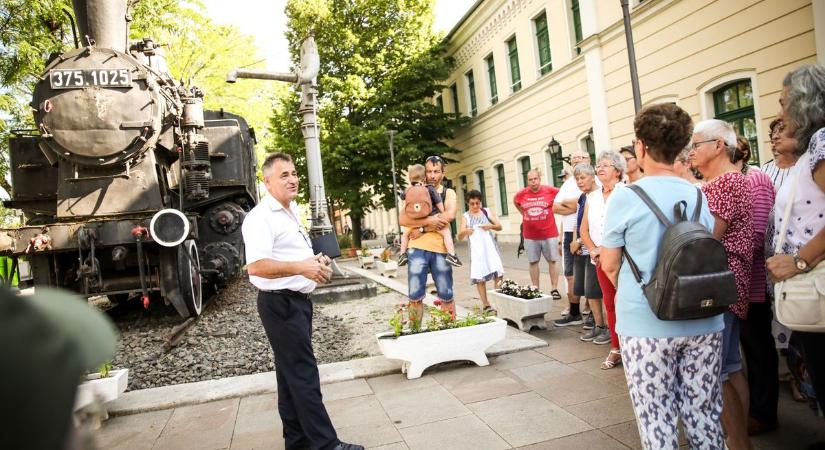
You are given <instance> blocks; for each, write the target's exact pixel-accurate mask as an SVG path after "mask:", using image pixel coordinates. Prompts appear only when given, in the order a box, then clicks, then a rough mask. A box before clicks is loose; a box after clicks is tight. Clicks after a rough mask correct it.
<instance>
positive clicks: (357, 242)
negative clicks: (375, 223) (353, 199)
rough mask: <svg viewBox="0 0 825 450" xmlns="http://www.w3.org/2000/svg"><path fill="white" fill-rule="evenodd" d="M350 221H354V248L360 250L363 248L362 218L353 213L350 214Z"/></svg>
mask: <svg viewBox="0 0 825 450" xmlns="http://www.w3.org/2000/svg"><path fill="white" fill-rule="evenodd" d="M349 218H350V220H352V246H353V247H355V248H357V249H360V248H361V230H362V228H361V218H360V217H356V216H354V215H352V211H350V214H349Z"/></svg>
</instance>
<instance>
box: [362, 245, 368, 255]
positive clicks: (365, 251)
mask: <svg viewBox="0 0 825 450" xmlns="http://www.w3.org/2000/svg"><path fill="white" fill-rule="evenodd" d="M361 256H363V257H364V258H366V257H368V256H370V249H369V248H368V247H367V246H366V245H365V246H363V247H361Z"/></svg>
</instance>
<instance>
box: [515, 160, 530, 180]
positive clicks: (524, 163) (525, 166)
mask: <svg viewBox="0 0 825 450" xmlns="http://www.w3.org/2000/svg"><path fill="white" fill-rule="evenodd" d="M518 167H519V171H520V172H521V183H522V185H523V186H525V187H526V186H527V172H529V171H530V157H529V156H525V157H523V158H519V160H518Z"/></svg>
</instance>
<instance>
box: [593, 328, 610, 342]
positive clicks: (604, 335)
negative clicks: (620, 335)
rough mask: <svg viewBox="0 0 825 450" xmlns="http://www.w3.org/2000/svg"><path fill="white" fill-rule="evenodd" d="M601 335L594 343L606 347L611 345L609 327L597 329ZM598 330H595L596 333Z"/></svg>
mask: <svg viewBox="0 0 825 450" xmlns="http://www.w3.org/2000/svg"><path fill="white" fill-rule="evenodd" d="M596 328H598V330H599V333H598V334H597V335H596V337H594V338H593V343H594V344H596V345H605V344H609V343H610V330H608V329H607V327H596ZM596 328H594V329H593V330H594V331H595V330H596Z"/></svg>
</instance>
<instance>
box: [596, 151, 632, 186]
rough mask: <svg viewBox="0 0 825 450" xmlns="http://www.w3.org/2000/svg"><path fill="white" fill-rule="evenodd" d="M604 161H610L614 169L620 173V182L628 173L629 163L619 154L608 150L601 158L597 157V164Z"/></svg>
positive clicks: (600, 155) (602, 153)
mask: <svg viewBox="0 0 825 450" xmlns="http://www.w3.org/2000/svg"><path fill="white" fill-rule="evenodd" d="M603 160H607V161H610V163H611V164H613V167H615V168H616V170H618V171H619V180H621V179H622V177H623V176H624V173H625V171H627V161H625V159H624V157H623V156H622V155H620V154H619V153H618V152H614V151H613V150H607V151H605V152H601V153H600V154H599V156H597V157H596V162H599V161H603Z"/></svg>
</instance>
